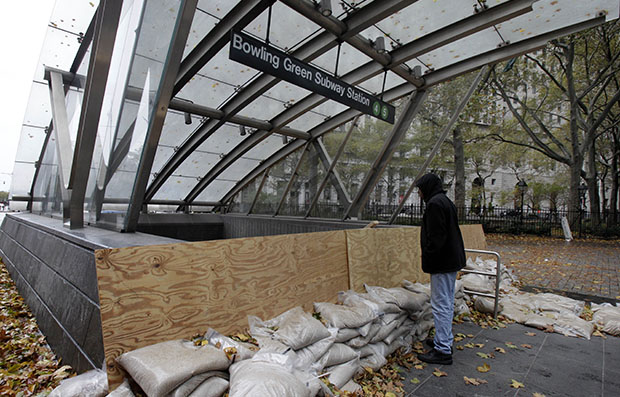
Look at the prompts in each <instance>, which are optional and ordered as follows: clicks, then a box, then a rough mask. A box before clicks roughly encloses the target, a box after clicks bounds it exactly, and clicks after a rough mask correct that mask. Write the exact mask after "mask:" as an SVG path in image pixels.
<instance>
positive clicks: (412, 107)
mask: <svg viewBox="0 0 620 397" xmlns="http://www.w3.org/2000/svg"><path fill="white" fill-rule="evenodd" d="M425 99H426V91H416V92H414V93H413V94H412V95H411V97H410V98H409V101H408V102H407V104H406V106H405V109H404V110H403V112H402V114H401V115H400V117H399V119H398V121H397V122H396V124H394V128H393V129H392V133H391V134H390V136H389V137H388V139H387V140H386V141H385V143H384V145H383V148H382V149H381V152H379V155H378V156H377V159H376V160H375V162H374V163H373V165H372V167H371V168H370V170H369V171H368V174H367V175H366V178H365V179H364V182H363V183H362V186H360V190H359V191H358V192H357V195H356V196H355V199H353V202H352V203H351V205H350V206H349V208H348V209H347V211H346V212H345V214H344V217H343V220H345V219H347V218H350V217H351V216H352V214H354V215H353V216H358V213H359V212H360V208H361V207H362V206H363V205H364V204H366V201H368V196H369V195H370V192H371V191H372V189H374V187H375V185H376V184H377V182H378V181H379V177H380V176H381V174H382V173H383V171H384V170H385V167H386V166H387V164H388V162H389V161H390V159H391V158H392V155H393V154H394V151H395V150H396V148H397V146H398V144H399V143H400V141H401V140H402V138H403V137H404V136H405V134H406V133H407V129H408V128H409V126H410V125H411V122H412V121H413V118H414V116H415V114H416V113H417V112H418V110H419V109H420V106H422V104H423V103H424V100H425Z"/></svg>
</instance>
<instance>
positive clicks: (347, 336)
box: [335, 328, 360, 343]
mask: <svg viewBox="0 0 620 397" xmlns="http://www.w3.org/2000/svg"><path fill="white" fill-rule="evenodd" d="M359 335H360V333H359V332H358V331H357V329H351V328H342V329H339V330H338V335H336V340H335V342H336V343H344V342H346V341H348V340H351V339H353V338H355V337H357V336H359Z"/></svg>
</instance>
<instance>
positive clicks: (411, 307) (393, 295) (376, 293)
mask: <svg viewBox="0 0 620 397" xmlns="http://www.w3.org/2000/svg"><path fill="white" fill-rule="evenodd" d="M364 287H365V288H366V291H367V292H368V294H369V295H370V296H372V297H375V298H376V299H378V300H382V301H384V302H386V303H393V304H395V305H397V306H398V307H399V308H401V309H402V310H407V311H410V312H418V311H421V310H423V309H424V306H425V304H427V303H428V297H427V296H426V295H424V294H420V293H415V292H411V291H409V290H407V289H405V288H400V287H395V288H383V287H373V286H369V285H364Z"/></svg>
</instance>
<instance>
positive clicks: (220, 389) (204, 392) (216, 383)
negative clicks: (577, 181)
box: [188, 376, 229, 397]
mask: <svg viewBox="0 0 620 397" xmlns="http://www.w3.org/2000/svg"><path fill="white" fill-rule="evenodd" d="M228 385H229V383H228V380H226V379H224V378H220V377H219V376H212V377H210V378H208V379H207V380H205V381H204V382H202V383H201V384H200V385H199V386H198V387H197V388H196V389H195V390H194V391H193V392H192V393H191V394H190V395H189V396H188V397H222V396H223V395H224V393H226V390H228Z"/></svg>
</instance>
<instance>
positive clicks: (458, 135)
mask: <svg viewBox="0 0 620 397" xmlns="http://www.w3.org/2000/svg"><path fill="white" fill-rule="evenodd" d="M452 145H453V147H454V204H455V205H456V208H457V210H458V211H459V219H463V218H464V217H465V150H464V146H463V132H462V131H461V128H460V126H459V125H458V124H457V125H456V126H455V127H454V131H453V133H452Z"/></svg>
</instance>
